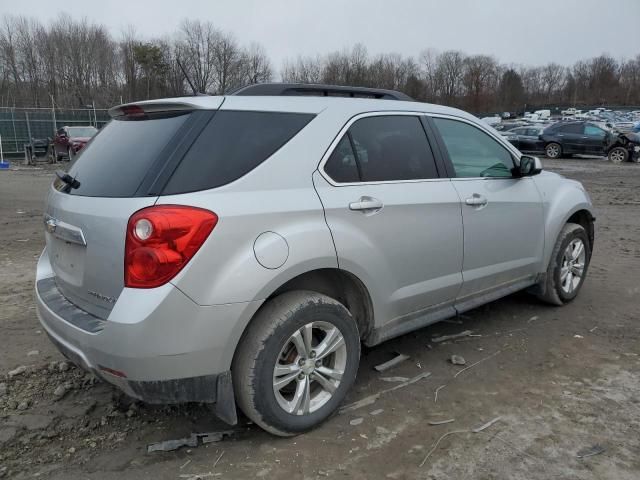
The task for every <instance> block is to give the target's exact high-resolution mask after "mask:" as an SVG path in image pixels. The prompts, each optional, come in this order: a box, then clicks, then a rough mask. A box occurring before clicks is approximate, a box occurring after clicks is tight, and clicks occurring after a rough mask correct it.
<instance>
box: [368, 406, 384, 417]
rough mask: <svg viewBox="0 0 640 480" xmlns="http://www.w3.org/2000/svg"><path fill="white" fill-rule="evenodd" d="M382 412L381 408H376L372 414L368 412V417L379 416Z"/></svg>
mask: <svg viewBox="0 0 640 480" xmlns="http://www.w3.org/2000/svg"><path fill="white" fill-rule="evenodd" d="M382 412H384V410H383V409H382V408H378V409H377V410H374V411H373V412H370V413H369V415H373V416H375V415H380V414H381V413H382Z"/></svg>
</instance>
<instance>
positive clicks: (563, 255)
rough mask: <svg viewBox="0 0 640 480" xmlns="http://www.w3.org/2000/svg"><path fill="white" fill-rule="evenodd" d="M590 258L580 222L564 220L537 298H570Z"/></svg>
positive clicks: (558, 302) (551, 300) (557, 302)
mask: <svg viewBox="0 0 640 480" xmlns="http://www.w3.org/2000/svg"><path fill="white" fill-rule="evenodd" d="M580 245H581V248H582V250H580ZM573 257H575V258H573ZM590 261H591V245H590V244H589V237H588V235H587V232H586V230H585V229H584V227H582V226H581V225H578V224H575V223H567V224H566V225H565V226H564V227H563V228H562V231H561V232H560V235H558V239H557V240H556V244H555V246H554V247H553V252H552V254H551V260H550V261H549V267H548V268H547V275H546V279H545V284H544V285H543V288H542V290H543V291H544V293H542V294H538V298H540V299H541V300H543V301H545V302H547V303H551V304H552V305H565V304H567V303H569V302H571V301H573V299H574V298H576V296H577V295H578V292H579V291H580V288H581V287H582V284H583V283H584V279H585V278H586V276H587V270H588V268H589V262H590Z"/></svg>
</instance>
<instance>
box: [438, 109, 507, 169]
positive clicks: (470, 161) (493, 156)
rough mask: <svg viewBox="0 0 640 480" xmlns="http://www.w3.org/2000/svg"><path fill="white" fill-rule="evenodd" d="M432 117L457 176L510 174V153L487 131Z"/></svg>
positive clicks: (466, 124) (455, 121)
mask: <svg viewBox="0 0 640 480" xmlns="http://www.w3.org/2000/svg"><path fill="white" fill-rule="evenodd" d="M433 120H434V122H435V124H436V126H437V127H438V130H439V131H440V135H441V136H442V139H443V141H444V144H445V146H446V147H447V151H448V153H449V158H450V159H451V162H452V163H453V168H454V169H455V171H456V176H457V177H511V169H512V168H513V166H514V165H513V159H512V158H511V154H510V153H509V151H508V150H507V149H506V148H504V147H503V146H502V145H500V144H499V143H498V142H497V141H496V140H494V139H493V138H492V137H491V136H489V135H488V134H487V133H485V132H483V131H482V130H480V129H479V128H476V127H474V126H472V125H469V124H468V123H463V122H459V121H457V120H449V119H444V118H434V119H433Z"/></svg>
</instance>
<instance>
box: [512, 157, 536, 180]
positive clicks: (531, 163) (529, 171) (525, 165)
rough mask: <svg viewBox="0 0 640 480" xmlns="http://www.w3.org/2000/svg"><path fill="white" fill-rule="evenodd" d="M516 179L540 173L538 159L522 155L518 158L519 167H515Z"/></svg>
mask: <svg viewBox="0 0 640 480" xmlns="http://www.w3.org/2000/svg"><path fill="white" fill-rule="evenodd" d="M516 171H517V175H516V176H518V177H532V176H533V175H538V174H539V173H540V172H542V162H541V161H540V159H539V158H538V157H530V156H529V155H523V156H522V157H520V166H518V167H516Z"/></svg>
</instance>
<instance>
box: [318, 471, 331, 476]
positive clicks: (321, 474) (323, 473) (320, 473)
mask: <svg viewBox="0 0 640 480" xmlns="http://www.w3.org/2000/svg"><path fill="white" fill-rule="evenodd" d="M318 475H320V476H321V477H328V476H329V472H327V471H325V470H318Z"/></svg>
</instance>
